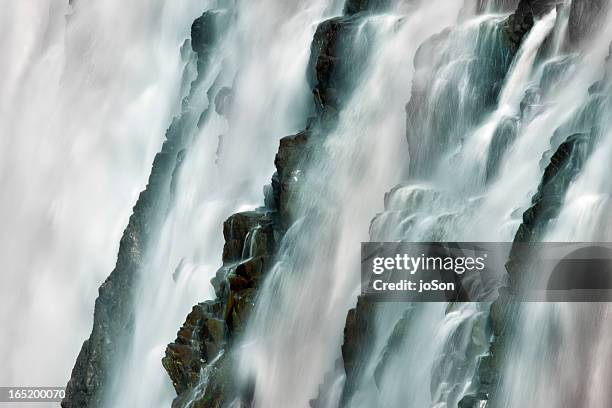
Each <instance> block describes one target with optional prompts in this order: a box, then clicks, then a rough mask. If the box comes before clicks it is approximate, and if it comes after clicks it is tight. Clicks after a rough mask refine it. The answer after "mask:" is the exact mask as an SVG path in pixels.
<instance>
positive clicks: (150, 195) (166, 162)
mask: <svg viewBox="0 0 612 408" xmlns="http://www.w3.org/2000/svg"><path fill="white" fill-rule="evenodd" d="M222 15H223V14H222V13H209V12H207V13H204V15H203V16H202V17H200V18H198V19H197V20H196V21H195V22H194V25H193V27H192V36H193V37H192V39H191V43H190V45H191V49H192V50H193V52H194V53H196V55H197V57H196V63H197V70H198V75H197V76H196V78H195V79H194V80H193V81H192V82H191V84H190V87H191V92H190V93H194V92H195V90H196V88H197V85H198V83H199V81H200V80H201V76H202V75H204V72H205V70H206V65H207V63H208V59H209V56H210V52H211V48H212V47H214V44H215V40H214V39H213V38H211V37H210V36H209V35H205V34H204V33H205V32H212V31H214V30H215V28H214V27H211V25H215V24H220V22H219V19H220V17H221V16H222ZM186 79H187V80H188V77H187V78H186ZM190 96H191V95H189V96H187V97H186V98H185V100H184V103H183V106H184V108H185V110H184V111H183V113H182V115H181V116H179V117H176V118H175V119H174V120H173V122H172V124H171V126H170V127H169V128H168V130H167V132H166V140H165V141H164V144H163V146H162V149H161V151H160V152H159V153H158V154H157V155H156V156H155V159H154V161H153V166H152V169H151V175H150V177H149V183H148V184H147V187H146V189H145V190H144V191H143V192H142V193H141V194H140V196H139V197H138V201H137V202H136V205H135V206H134V209H133V214H132V216H131V217H130V220H129V223H128V226H127V228H126V229H125V232H124V233H123V237H122V238H121V243H120V246H119V253H118V256H117V264H116V266H115V269H114V270H113V271H112V272H111V274H110V275H109V277H108V278H107V279H106V281H105V282H104V283H103V284H102V286H100V290H99V296H98V299H97V300H96V304H95V312H94V325H93V330H92V333H91V335H90V337H89V339H87V340H86V341H85V342H84V343H83V347H82V349H81V352H80V353H79V356H78V358H77V361H76V363H75V366H74V369H73V371H72V376H71V378H70V381H69V382H68V385H67V388H66V397H65V399H64V400H63V401H62V406H63V407H65V408H70V407H79V408H81V407H102V406H104V404H105V403H106V401H105V398H106V397H105V393H106V392H108V390H109V389H111V388H112V387H113V369H114V365H115V364H116V362H117V361H119V360H121V359H122V358H123V355H124V353H125V351H126V348H127V347H128V344H129V341H130V340H129V339H130V333H131V331H132V327H133V321H134V310H133V304H132V301H133V296H134V292H133V291H134V288H135V285H136V281H137V280H138V279H141V278H142V275H143V274H146V271H143V270H142V268H143V266H144V262H143V258H144V257H145V256H146V253H147V251H148V249H149V246H150V245H149V243H150V240H152V239H153V240H154V239H155V236H156V235H157V234H158V233H159V225H158V223H159V218H160V217H161V216H162V215H163V214H164V213H165V211H167V209H168V205H169V201H170V200H171V195H172V194H171V185H172V184H173V176H174V175H175V174H176V173H177V171H178V170H177V169H178V167H179V166H180V164H181V158H182V157H183V155H184V154H185V148H186V147H187V145H188V142H189V140H190V135H189V134H187V133H186V131H185V130H184V129H185V128H188V125H187V124H188V123H190V122H191V123H197V121H198V120H199V117H198V116H197V115H195V114H194V113H193V112H191V111H190V110H188V102H189V100H190V99H192V98H191V97H190Z"/></svg>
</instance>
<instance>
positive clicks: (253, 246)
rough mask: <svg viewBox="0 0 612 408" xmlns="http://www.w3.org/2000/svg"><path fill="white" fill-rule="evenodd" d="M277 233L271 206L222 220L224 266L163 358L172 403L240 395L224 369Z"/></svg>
mask: <svg viewBox="0 0 612 408" xmlns="http://www.w3.org/2000/svg"><path fill="white" fill-rule="evenodd" d="M278 234H279V231H277V230H275V222H274V220H273V214H272V211H270V210H267V209H265V208H262V209H259V210H256V211H249V212H244V213H237V214H234V215H232V216H231V217H230V218H228V219H227V220H226V221H225V223H224V225H223V235H224V237H225V240H226V241H225V246H224V248H223V266H222V268H221V269H220V270H219V271H218V272H217V276H216V277H215V278H214V279H213V285H214V287H215V292H216V294H217V299H215V300H211V301H207V302H203V303H200V304H198V305H195V306H194V307H193V310H192V311H191V313H189V315H188V316H187V319H186V321H185V323H184V324H183V326H182V327H181V329H180V330H179V332H178V334H177V339H176V340H175V341H174V342H173V343H171V344H170V345H168V347H167V349H166V356H165V357H164V358H163V360H162V364H163V366H164V368H165V369H166V371H167V372H168V374H169V376H170V378H171V379H172V384H173V385H174V388H175V390H176V393H177V395H178V396H177V398H176V399H175V400H174V402H173V407H181V406H184V405H185V403H186V402H187V401H188V400H191V399H194V397H195V400H196V401H197V402H196V404H195V405H194V406H197V407H221V406H224V405H225V404H227V403H229V402H230V401H231V400H232V399H234V398H235V397H240V396H241V395H242V393H243V390H241V389H240V387H239V385H238V384H236V383H234V382H233V381H232V376H231V372H230V371H229V370H230V368H231V366H232V364H233V355H232V353H231V350H230V347H231V344H232V342H233V340H234V339H235V338H236V336H237V335H238V334H240V332H241V329H242V328H244V322H245V321H246V319H247V318H248V315H249V313H250V311H251V309H252V308H253V305H254V301H255V299H254V296H255V290H256V288H257V286H258V284H259V282H260V280H261V278H262V276H263V275H264V273H265V271H266V270H267V269H268V268H269V266H270V256H271V255H272V254H273V252H274V249H275V247H276V240H277V236H278ZM206 380H207V381H206Z"/></svg>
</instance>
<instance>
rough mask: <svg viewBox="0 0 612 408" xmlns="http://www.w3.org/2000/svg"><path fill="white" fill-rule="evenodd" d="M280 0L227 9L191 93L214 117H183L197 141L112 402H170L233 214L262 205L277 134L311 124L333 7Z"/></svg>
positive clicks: (155, 253) (152, 263)
mask: <svg viewBox="0 0 612 408" xmlns="http://www.w3.org/2000/svg"><path fill="white" fill-rule="evenodd" d="M271 3H272V2H261V3H256V4H255V3H248V2H238V3H236V4H235V5H234V6H233V7H235V9H223V8H221V9H219V12H220V13H226V14H228V15H229V16H230V17H229V18H228V20H229V21H228V23H229V24H230V27H229V28H227V27H224V29H225V30H226V32H225V33H224V34H222V35H223V39H222V40H221V43H220V44H219V45H217V46H216V48H215V49H214V50H213V52H212V59H211V61H210V62H209V68H208V71H207V74H206V76H205V80H204V81H201V83H200V84H199V85H197V87H198V89H197V90H196V92H194V94H193V98H192V99H191V100H190V101H189V103H190V106H189V108H190V109H191V110H193V111H195V112H196V113H199V112H205V115H206V119H204V122H203V123H202V121H203V120H202V119H200V123H198V121H196V120H193V121H191V123H189V122H187V123H186V124H185V125H183V130H182V131H183V132H184V133H186V134H192V137H193V138H194V141H193V143H192V145H191V146H188V147H187V149H186V154H185V158H184V159H183V162H182V163H181V167H180V170H179V175H178V178H177V182H176V184H175V185H174V188H173V191H172V193H171V194H172V195H173V196H174V197H175V198H174V199H173V203H172V205H171V208H170V209H169V211H168V213H167V215H166V218H165V219H164V220H163V221H162V222H161V224H162V227H161V232H160V236H159V237H158V238H157V239H156V241H157V242H156V244H155V248H154V249H153V250H152V251H151V256H150V259H148V260H147V261H146V263H145V266H144V268H143V269H144V271H145V273H144V274H143V279H142V280H141V283H140V285H139V289H138V292H137V294H136V298H135V300H134V303H135V308H136V311H135V327H134V337H133V340H132V344H131V348H130V350H129V352H128V355H127V357H126V358H124V359H123V361H121V362H120V365H119V367H118V369H117V371H118V374H117V378H116V379H115V381H114V384H115V385H114V386H113V387H112V388H111V389H110V390H109V395H110V396H111V397H110V400H109V402H108V406H109V407H121V406H136V405H141V406H169V405H170V403H171V400H172V398H173V397H172V389H171V387H170V384H169V383H168V381H167V379H166V375H165V373H164V371H163V369H162V367H161V365H160V361H161V358H162V356H163V355H164V349H165V346H166V343H167V342H168V339H170V338H172V336H173V335H174V334H175V332H176V328H177V327H178V326H179V325H180V323H181V321H182V320H183V318H184V316H185V315H186V314H187V312H188V311H189V310H190V309H191V306H192V305H193V304H194V303H196V302H197V301H198V300H202V298H203V294H205V293H206V292H207V291H208V292H209V298H212V297H213V296H214V294H213V293H212V290H211V289H212V288H211V286H210V284H209V281H210V279H211V278H212V277H213V276H214V273H215V271H216V269H218V266H219V265H218V262H219V254H220V253H221V252H222V248H223V242H222V236H221V235H220V234H219V231H221V229H222V224H223V221H224V220H225V219H226V218H227V217H228V216H229V215H231V214H232V213H234V212H237V211H240V210H242V209H245V208H254V207H256V206H257V203H258V202H259V201H260V198H259V197H260V196H261V194H262V188H261V186H263V185H264V184H265V181H266V180H267V179H268V178H269V175H270V174H271V172H272V164H273V157H274V151H275V150H276V145H277V142H276V140H278V138H279V135H283V134H286V133H289V132H291V131H293V130H295V129H297V128H299V127H301V126H303V123H302V122H301V121H302V118H303V117H305V116H306V115H305V114H306V112H305V109H306V104H305V100H306V98H308V97H309V95H308V90H307V87H306V81H305V69H306V65H307V61H308V51H309V45H310V40H311V38H312V35H313V33H314V29H315V27H316V23H317V22H318V21H319V20H320V19H322V17H323V16H324V14H325V13H327V12H330V11H333V9H331V10H330V9H328V8H327V7H328V6H329V5H328V4H327V3H326V2H324V1H319V2H311V3H310V4H308V5H305V4H303V3H301V2H292V3H287V4H285V5H283V6H282V7H277V8H276V9H275V12H274V13H270V12H269V10H270V9H272V8H274V7H272V4H271ZM331 6H332V7H333V4H332V5H331ZM264 17H265V18H264ZM219 35H221V34H219ZM262 56H266V57H263V58H262ZM198 95H200V96H198ZM207 95H208V97H206V96H207ZM219 95H229V97H228V99H229V100H225V101H224V100H222V99H220V96H219ZM202 96H204V99H202ZM197 98H200V99H202V100H201V102H200V105H198V102H197ZM213 108H214V109H213ZM213 110H214V111H213ZM194 119H196V118H194ZM204 298H205V296H204ZM152 390H155V392H153V391H152Z"/></svg>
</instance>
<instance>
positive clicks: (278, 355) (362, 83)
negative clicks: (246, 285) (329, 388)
mask: <svg viewBox="0 0 612 408" xmlns="http://www.w3.org/2000/svg"><path fill="white" fill-rule="evenodd" d="M404 7H405V6H403V5H402V4H401V3H398V4H395V5H393V6H392V7H391V8H390V10H389V11H387V12H384V13H382V14H378V15H373V16H365V17H363V20H361V21H360V22H359V27H358V29H357V31H356V34H355V36H354V40H353V41H354V44H353V46H354V47H356V48H359V47H365V46H367V47H368V50H367V53H368V54H369V55H368V57H367V58H368V63H367V65H366V68H365V69H364V72H363V73H361V79H358V80H357V82H356V85H355V90H354V93H353V94H352V95H351V98H350V100H349V101H348V102H347V103H346V106H345V107H344V109H343V110H342V112H341V113H340V117H339V123H338V126H337V128H336V129H335V130H334V131H332V132H331V133H330V134H329V135H328V136H327V138H326V140H325V141H324V142H323V145H322V146H321V148H320V149H321V151H320V152H317V153H316V154H318V155H319V156H320V157H321V159H320V160H321V161H320V162H315V163H313V164H311V165H310V167H309V168H307V169H305V170H304V173H305V175H306V176H305V177H306V180H305V186H304V187H303V188H302V190H301V191H300V192H299V193H298V194H299V195H298V197H299V198H298V200H297V202H298V203H299V208H298V209H297V213H298V215H297V217H298V218H301V220H300V221H298V222H296V224H295V225H294V226H293V227H292V228H291V229H290V230H289V231H288V233H287V235H286V236H285V238H284V240H283V243H282V244H281V249H280V250H279V254H278V260H277V263H276V265H275V266H274V268H273V269H272V271H271V272H270V276H269V277H268V278H267V281H266V283H265V285H264V287H263V289H262V293H261V295H260V297H259V300H258V306H257V308H256V309H255V311H254V314H255V317H254V319H253V320H252V322H251V323H250V325H249V329H248V331H247V334H246V335H245V338H246V342H245V345H244V347H243V349H242V350H241V354H242V356H243V357H242V360H243V361H242V364H241V365H240V368H239V373H237V375H244V376H246V377H247V378H246V379H245V380H246V381H253V383H254V385H255V391H254V400H255V404H256V406H275V407H280V406H303V405H305V404H307V401H308V400H309V399H311V398H313V396H315V395H316V393H317V387H318V385H319V383H320V382H321V381H322V379H323V376H324V374H325V373H326V371H328V370H330V369H331V368H332V366H333V361H334V360H335V357H336V356H337V352H338V350H339V347H340V343H341V337H340V335H341V332H339V331H338V327H341V326H342V324H343V322H344V320H345V316H346V311H347V310H348V308H349V307H350V306H351V304H353V303H354V299H355V295H356V293H357V292H356V291H357V290H358V288H359V282H358V280H357V278H358V276H359V274H358V273H357V270H358V268H359V263H358V259H359V256H358V251H359V248H360V247H359V242H360V241H362V240H366V239H367V231H368V225H369V223H370V218H371V217H372V215H373V214H375V213H376V211H378V210H379V209H380V208H381V204H382V203H381V202H380V201H379V200H380V198H382V196H383V193H384V192H385V191H386V190H388V189H389V188H390V187H391V186H393V185H394V184H396V183H397V181H399V177H400V176H401V174H402V173H403V171H404V170H405V166H404V163H405V162H406V161H407V157H406V155H405V154H406V151H405V150H404V148H403V147H402V146H403V145H404V143H405V142H404V139H403V135H402V134H403V132H402V128H403V123H402V122H403V115H402V105H403V102H404V101H405V100H407V99H408V97H409V93H410V80H411V77H410V66H411V65H412V64H411V61H412V58H413V55H414V52H415V51H416V47H417V46H418V45H419V44H420V43H421V42H422V41H424V40H425V39H426V38H427V37H428V36H430V35H432V34H434V33H436V32H438V31H440V30H441V29H443V28H444V27H446V26H448V25H451V24H452V23H453V22H454V21H455V19H456V17H457V15H458V12H459V8H458V7H456V8H454V9H453V8H448V9H447V8H441V3H439V2H431V3H429V4H426V5H425V4H422V5H421V6H420V8H418V9H416V10H414V9H408V10H407V11H405V9H404ZM432 19H435V21H437V24H436V25H435V26H432V25H431V24H430V23H429V22H430V21H431V20H432ZM353 53H355V54H357V51H353ZM389 106H393V107H394V109H389ZM395 109H397V110H395ZM326 180H334V183H333V187H332V186H330V185H329V184H326V183H325V181H326ZM370 197H372V198H370ZM377 197H379V198H378V199H377ZM315 298H316V299H317V301H316V302H313V299H315Z"/></svg>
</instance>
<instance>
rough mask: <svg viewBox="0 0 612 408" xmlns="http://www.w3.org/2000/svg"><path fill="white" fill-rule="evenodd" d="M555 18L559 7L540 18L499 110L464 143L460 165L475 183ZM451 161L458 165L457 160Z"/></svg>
mask: <svg viewBox="0 0 612 408" xmlns="http://www.w3.org/2000/svg"><path fill="white" fill-rule="evenodd" d="M556 17H557V13H556V10H555V9H553V10H551V11H550V12H549V13H548V14H547V15H546V16H544V17H543V18H542V19H541V20H539V21H537V22H536V23H535V25H534V27H533V28H532V30H531V31H530V32H529V34H528V35H527V38H526V39H525V41H524V42H523V44H522V45H521V48H520V50H519V52H518V55H517V56H516V57H515V59H514V61H513V63H512V65H511V67H510V72H509V73H508V75H507V78H506V80H505V83H504V86H503V88H502V90H501V92H500V96H499V102H498V103H497V109H496V110H495V111H494V112H493V113H492V114H491V116H490V118H489V119H488V120H487V121H486V122H485V123H484V124H483V125H482V126H481V127H479V128H478V129H477V130H476V131H475V132H474V133H473V134H472V135H471V136H470V137H469V138H468V141H467V142H466V143H465V147H464V148H463V152H465V155H462V157H461V159H459V160H462V161H463V163H461V165H460V168H467V169H468V173H467V174H465V175H463V176H462V177H463V178H465V179H469V178H474V182H475V183H477V184H478V185H482V179H483V178H484V177H485V171H486V163H487V155H488V154H489V150H490V146H491V140H492V138H493V135H494V134H495V131H496V130H497V129H498V128H499V126H500V124H501V123H502V120H504V118H512V117H515V116H517V114H518V113H519V111H520V103H521V100H522V98H523V96H524V94H525V90H526V89H527V87H528V85H529V82H530V79H531V74H532V70H533V68H534V62H535V59H536V56H537V54H538V50H539V49H540V47H541V45H542V43H543V42H544V40H545V39H546V38H547V36H548V35H549V34H550V32H551V31H552V30H553V28H554V27H555V21H556ZM475 153H476V154H475ZM466 156H467V157H466ZM452 163H453V165H456V162H455V161H454V160H453V161H452ZM448 170H449V169H448V168H447V167H445V168H444V174H448Z"/></svg>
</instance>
